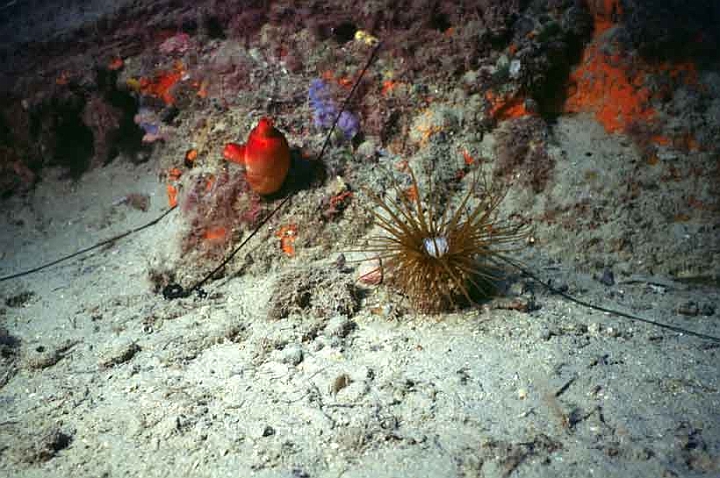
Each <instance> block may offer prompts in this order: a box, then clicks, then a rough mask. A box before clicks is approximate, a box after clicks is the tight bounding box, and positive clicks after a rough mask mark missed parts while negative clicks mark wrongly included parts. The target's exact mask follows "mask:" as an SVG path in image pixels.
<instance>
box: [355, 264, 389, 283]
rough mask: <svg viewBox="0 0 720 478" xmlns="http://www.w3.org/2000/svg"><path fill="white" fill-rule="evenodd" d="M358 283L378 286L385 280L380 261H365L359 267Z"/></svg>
mask: <svg viewBox="0 0 720 478" xmlns="http://www.w3.org/2000/svg"><path fill="white" fill-rule="evenodd" d="M357 274H358V281H360V282H362V283H363V284H366V285H378V284H380V283H382V280H383V269H382V263H381V262H380V259H378V258H374V259H370V260H367V261H364V262H363V263H362V264H360V267H358V273H357Z"/></svg>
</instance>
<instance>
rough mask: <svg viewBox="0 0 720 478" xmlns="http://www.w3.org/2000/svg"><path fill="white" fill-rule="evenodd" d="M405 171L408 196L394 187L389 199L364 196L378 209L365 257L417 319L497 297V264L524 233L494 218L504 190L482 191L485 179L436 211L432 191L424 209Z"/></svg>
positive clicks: (487, 187)
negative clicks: (377, 264) (375, 232)
mask: <svg viewBox="0 0 720 478" xmlns="http://www.w3.org/2000/svg"><path fill="white" fill-rule="evenodd" d="M408 169H409V168H408ZM409 172H410V177H411V179H412V186H411V189H410V193H407V192H405V191H402V190H401V189H400V187H398V186H397V184H396V185H395V187H394V189H395V192H396V195H395V196H396V197H395V198H394V199H384V198H381V197H380V196H379V195H377V194H376V193H374V192H372V191H369V190H368V191H366V192H367V194H368V196H369V197H370V198H371V199H372V200H373V202H374V203H375V205H376V206H377V208H376V209H375V210H373V212H372V213H373V216H374V217H375V222H376V224H377V225H378V226H379V227H380V228H382V229H383V230H384V234H383V235H380V236H376V237H373V238H371V239H370V242H369V244H368V246H367V248H364V251H365V252H370V253H373V254H375V255H377V256H378V257H379V258H380V260H381V261H382V264H383V268H384V272H385V273H386V274H387V276H388V278H389V282H390V284H391V285H392V286H394V287H395V288H397V289H398V290H400V291H401V292H402V293H404V294H405V295H406V296H407V297H408V298H409V300H410V302H411V303H412V304H413V306H414V307H415V308H416V309H417V310H418V311H420V312H425V313H439V312H443V311H448V310H452V309H455V308H457V307H458V306H459V305H467V304H475V303H476V301H475V300H473V298H477V297H478V296H480V297H483V296H489V295H490V294H492V292H493V291H494V290H496V287H495V286H496V284H497V282H498V280H499V279H500V272H501V265H500V264H501V263H500V261H499V258H500V257H504V254H506V253H508V252H511V251H513V250H517V249H518V248H519V244H520V241H521V240H522V239H524V238H525V237H526V236H527V230H526V227H525V226H524V225H522V224H519V223H513V222H511V221H507V220H500V219H498V206H499V205H500V203H501V202H502V200H503V198H504V197H505V193H506V190H505V189H498V188H497V187H495V186H491V185H489V184H488V183H487V181H486V180H485V177H482V180H478V179H477V177H476V178H475V179H474V180H473V182H472V184H471V186H470V187H469V188H468V192H467V193H466V194H465V196H464V197H463V198H462V200H461V201H460V203H459V205H458V206H457V207H456V208H455V209H454V210H451V209H450V208H448V207H445V208H443V210H442V212H440V211H439V210H438V209H439V208H438V205H437V204H433V202H434V201H433V199H434V197H433V194H432V190H431V194H430V199H429V200H428V201H426V202H424V201H423V200H422V199H421V197H422V195H421V194H420V191H419V188H418V182H417V179H416V178H415V174H414V173H413V171H412V170H411V169H409ZM431 189H432V188H431ZM475 201H477V203H475ZM473 203H474V205H473ZM513 244H515V246H513Z"/></svg>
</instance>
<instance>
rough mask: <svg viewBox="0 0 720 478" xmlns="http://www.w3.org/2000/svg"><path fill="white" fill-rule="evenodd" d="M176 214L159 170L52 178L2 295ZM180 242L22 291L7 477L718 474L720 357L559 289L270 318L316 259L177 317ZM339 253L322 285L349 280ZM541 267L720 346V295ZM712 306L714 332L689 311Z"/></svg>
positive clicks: (14, 332)
mask: <svg viewBox="0 0 720 478" xmlns="http://www.w3.org/2000/svg"><path fill="white" fill-rule="evenodd" d="M598 131H601V128H599V127H598V126H597V125H596V124H594V121H593V120H592V119H591V118H590V117H575V118H565V119H561V120H560V123H559V124H558V125H557V126H556V131H555V134H556V135H557V137H558V138H559V139H558V141H560V143H561V144H560V147H564V148H565V149H566V150H568V149H570V148H572V147H575V148H577V149H578V150H581V149H582V148H585V147H590V146H592V145H593V144H594V143H596V142H597V141H598V139H597V137H595V136H594V135H598V134H601V135H603V134H604V133H598ZM563 138H564V139H563ZM601 139H602V144H603V145H605V146H604V148H605V149H603V148H597V147H594V146H593V148H594V149H593V150H594V151H595V155H594V158H593V160H594V165H595V166H596V167H598V168H599V169H600V170H610V168H609V166H611V165H612V164H613V163H614V162H615V161H617V149H618V148H619V149H622V148H623V146H622V145H621V142H622V141H624V140H623V139H622V138H621V137H619V136H617V137H616V136H607V135H605V136H603V137H602V138H601ZM563 141H564V142H565V143H566V144H562V142H563ZM626 146H627V145H626ZM562 166H563V164H562V163H561V164H559V165H558V166H557V167H556V171H563V167H562ZM605 166H607V168H605ZM562 177H563V176H562V173H559V178H560V179H559V180H558V181H560V180H562ZM129 193H142V194H149V195H150V198H151V201H150V208H149V210H148V211H147V212H142V211H139V210H135V209H132V208H130V207H128V206H127V205H126V204H123V203H122V202H121V201H119V200H120V199H121V198H122V196H123V195H124V194H129ZM511 200H512V199H511ZM166 204H167V200H166V197H165V186H164V184H163V183H161V182H159V181H158V164H157V163H156V161H155V160H151V161H149V162H147V163H145V164H141V165H137V166H134V165H131V164H128V163H127V162H122V161H115V162H113V163H111V164H109V165H107V166H105V167H103V168H99V169H96V170H94V171H91V172H89V173H87V174H86V175H84V176H83V177H81V178H80V179H79V180H77V181H75V182H72V181H69V180H67V179H62V178H60V177H59V173H58V177H55V178H53V177H49V178H46V179H45V180H43V182H42V183H41V184H39V185H38V187H37V189H36V190H34V191H33V192H31V193H30V194H28V195H27V196H25V197H20V196H16V197H14V198H11V199H9V200H7V201H6V202H5V203H4V205H3V208H2V210H3V214H2V216H1V218H0V220H1V221H2V229H1V230H2V235H1V237H0V241H1V244H2V248H1V249H2V254H3V256H2V269H1V270H2V274H3V275H4V274H8V273H11V272H15V271H17V270H23V269H27V268H29V267H32V266H35V265H38V264H41V263H44V262H46V261H48V260H51V259H54V258H56V257H59V256H61V255H64V254H66V253H70V252H73V251H75V250H77V249H79V248H81V247H84V246H87V245H91V244H94V243H95V242H97V241H98V240H100V239H104V238H106V237H110V236H112V235H113V234H116V233H119V232H122V231H125V230H127V229H129V228H132V227H135V226H137V225H140V224H142V223H144V222H146V221H148V220H149V219H151V218H153V217H156V216H157V215H158V214H159V213H160V212H161V211H162V210H164V208H165V207H166ZM511 206H512V202H511V203H510V206H509V207H511ZM622 221H623V218H622V217H621V218H616V219H615V220H614V221H613V223H615V224H622ZM181 227H182V223H181V221H180V219H179V217H178V215H171V216H169V217H168V218H166V219H165V220H163V221H162V222H160V223H159V224H157V225H156V226H154V227H152V228H150V229H148V230H145V231H142V232H140V233H137V234H135V235H132V236H130V237H128V238H125V239H123V240H121V241H118V242H117V243H115V244H113V245H112V246H111V247H107V248H105V249H101V250H98V251H96V252H94V253H91V254H88V255H85V256H82V257H80V258H77V259H75V260H72V261H69V262H67V263H63V264H60V265H57V266H55V267H53V268H50V269H47V270H44V271H42V272H39V273H36V274H33V275H29V276H26V277H22V278H19V279H16V280H13V281H7V282H4V283H2V284H1V285H0V292H1V294H2V298H3V304H2V307H1V308H0V324H1V325H2V326H3V327H4V328H5V329H6V332H7V334H6V335H5V336H4V337H3V342H4V344H3V357H2V369H1V370H0V475H2V476H8V477H10V476H12V477H41V476H53V477H70V476H96V477H101V476H105V477H118V476H135V477H153V476H158V477H167V476H193V477H205V476H207V477H210V476H213V477H216V476H217V477H219V476H259V477H288V478H289V477H294V478H301V477H344V478H349V477H377V478H379V477H415V478H420V477H433V478H434V477H505V476H513V477H549V476H553V477H590V476H598V477H623V478H628V477H676V476H692V477H695V476H697V477H710V476H720V371H719V370H718V364H719V361H718V344H717V343H713V342H712V341H708V340H703V339H700V338H696V337H691V336H687V335H681V334H678V333H676V332H672V331H667V330H661V329H658V328H654V327H651V326H649V325H645V324H639V323H633V322H630V321H628V320H626V319H622V318H619V317H615V316H612V315H608V314H604V313H600V312H596V311H593V310H588V309H586V308H582V307H580V306H578V305H575V304H573V303H570V302H568V301H566V300H564V299H563V298H560V297H557V296H554V295H551V294H548V293H547V292H546V291H545V290H543V288H542V287H540V286H537V285H536V286H535V287H534V288H533V291H532V295H533V299H534V301H535V303H536V304H537V306H538V307H537V308H536V310H533V311H531V312H522V311H518V310H508V309H506V308H502V307H500V306H499V305H498V303H499V301H501V300H502V299H496V300H494V301H490V302H488V303H486V304H484V305H483V307H481V308H479V309H470V310H466V311H463V312H461V313H453V314H445V315H439V316H424V315H419V314H415V313H413V312H406V313H404V314H400V315H395V314H393V313H392V310H393V307H394V304H393V303H392V300H393V299H397V296H393V295H388V294H387V293H385V292H384V291H383V290H384V286H379V287H377V288H375V289H369V290H368V291H366V292H365V293H364V296H363V299H362V303H361V305H360V308H359V310H358V311H357V313H355V314H354V315H353V316H352V317H347V316H342V315H332V314H328V315H322V316H321V315H317V314H315V315H313V313H312V311H311V310H306V311H304V312H303V313H300V314H292V315H290V316H289V317H286V318H283V319H280V320H269V319H268V317H267V316H268V308H269V302H270V295H271V293H272V291H273V288H274V286H275V285H276V283H277V281H278V277H279V276H280V274H282V273H283V272H284V271H286V270H288V269H293V268H294V269H297V270H302V269H303V268H307V267H310V264H308V263H304V259H303V258H302V256H299V257H298V258H297V259H296V260H294V261H289V262H287V263H283V264H281V265H280V266H277V267H273V268H271V269H270V271H269V272H268V273H266V274H240V275H232V274H229V275H227V276H226V277H225V278H223V279H221V280H218V281H213V282H212V283H211V284H210V285H209V286H208V287H207V291H208V292H209V297H208V298H206V299H198V298H195V297H193V298H188V299H181V300H177V301H172V302H170V301H166V300H164V299H163V298H162V296H161V295H159V294H156V293H153V292H152V291H151V284H150V282H149V279H148V269H149V268H150V267H151V264H154V263H157V261H162V260H164V259H163V258H171V259H172V258H173V257H174V256H173V254H177V251H176V250H175V249H176V248H177V245H176V243H177V237H178V235H179V234H180V230H181ZM270 237H271V238H272V236H270ZM261 240H268V238H267V236H262V235H261V236H258V238H257V241H261ZM257 241H256V242H257ZM564 241H565V242H567V243H572V242H573V238H572V237H566V238H564ZM658 242H660V243H662V242H665V241H664V240H659V241H658ZM670 242H673V241H670ZM249 247H250V248H251V249H252V247H257V243H256V244H255V245H253V244H252V243H251V244H250V245H249ZM339 252H342V251H335V252H333V253H329V254H326V255H325V257H324V258H323V257H321V258H319V259H317V260H316V259H313V264H312V266H313V267H319V268H323V267H326V268H332V267H333V264H334V262H335V260H336V258H337V254H338V253H339ZM543 257H544V251H543V250H542V248H540V247H536V248H534V249H529V250H527V251H525V252H523V253H522V254H521V256H520V258H521V259H522V260H524V261H525V263H526V264H527V265H528V266H529V267H530V268H531V269H532V270H534V271H535V272H536V273H538V274H539V275H540V276H542V277H545V278H551V279H553V280H554V281H555V282H554V283H555V284H567V285H568V286H569V291H570V293H572V294H574V295H576V296H578V297H579V298H581V299H583V300H589V301H592V302H595V303H598V304H602V305H604V306H607V307H613V308H619V309H621V310H625V311H630V312H633V313H636V314H639V315H641V316H643V317H646V318H649V319H652V320H657V321H661V322H665V323H670V324H673V325H676V326H680V327H686V328H690V329H693V330H697V331H700V332H704V333H707V334H712V335H714V336H718V335H720V310H718V308H720V291H718V289H717V288H713V287H711V286H709V285H688V284H685V283H681V282H678V281H674V280H672V279H671V278H669V277H667V276H663V275H657V276H653V277H650V276H647V275H645V276H640V275H633V274H632V271H626V272H628V273H626V274H622V275H620V274H618V275H617V276H616V282H615V284H613V285H607V284H603V283H601V282H599V281H597V280H595V279H593V277H592V275H593V274H594V273H596V271H583V270H582V269H579V268H576V267H573V266H572V265H571V264H570V263H566V262H563V261H560V260H555V261H552V262H551V261H548V260H546V259H544V258H543ZM349 274H353V273H352V272H350V273H349ZM351 277H352V276H351ZM518 282H521V283H520V287H519V289H523V287H522V285H523V284H525V287H524V288H527V286H529V284H531V281H527V280H523V281H520V280H519V279H518ZM515 289H516V293H517V294H519V295H522V296H524V297H526V298H527V297H528V294H530V292H527V291H523V290H519V291H518V284H517V283H516V284H515ZM315 293H317V294H323V291H322V290H319V291H316V292H315ZM693 303H694V304H695V305H696V306H697V307H698V308H699V309H700V310H701V313H696V314H688V313H681V312H682V310H681V309H683V307H685V308H687V307H692V306H693ZM395 305H396V304H395ZM686 312H687V311H686Z"/></svg>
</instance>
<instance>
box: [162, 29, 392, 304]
mask: <svg viewBox="0 0 720 478" xmlns="http://www.w3.org/2000/svg"><path fill="white" fill-rule="evenodd" d="M381 45H382V42H379V43H378V44H377V45H375V48H373V50H372V52H371V53H370V57H369V58H368V61H367V63H365V66H364V67H363V69H362V70H360V75H359V76H358V78H357V80H355V84H353V87H352V88H351V89H350V93H348V95H347V97H346V98H345V101H344V102H343V104H342V107H341V108H340V110H339V111H338V114H337V115H336V116H335V120H334V121H333V123H332V126H330V131H328V133H327V136H325V142H324V143H323V145H322V148H321V149H320V153H319V154H318V156H317V159H316V161H318V162H319V161H320V160H322V158H323V156H324V155H325V151H326V150H327V147H328V145H329V144H330V139H331V138H332V134H333V131H335V126H336V125H337V122H338V121H339V120H340V115H342V113H343V111H345V108H346V107H347V105H348V103H349V102H350V100H351V99H352V97H353V95H354V94H355V91H356V90H357V88H358V85H360V81H361V80H362V78H363V76H365V73H366V72H367V70H368V69H369V68H370V65H372V63H373V61H375V56H376V55H377V52H378V50H380V46H381ZM290 198H292V196H291V195H288V196H286V197H285V198H284V199H283V200H282V201H280V203H279V204H278V205H277V206H275V209H273V210H272V211H271V212H270V214H268V215H267V216H266V217H265V219H263V220H262V221H261V222H260V224H258V225H257V227H255V229H253V231H252V232H251V233H250V235H249V236H248V237H246V238H245V240H244V241H242V242H241V243H240V245H239V246H237V247H236V248H235V249H234V250H233V251H232V252H231V253H230V254H229V255H228V256H227V257H226V258H225V259H223V261H222V262H221V263H220V264H219V265H218V266H217V267H216V268H215V269H213V270H212V271H211V272H210V273H208V274H206V275H205V276H204V277H203V278H202V279H200V280H199V281H197V282H196V283H195V284H193V285H192V286H191V287H189V288H187V289H185V288H184V287H183V286H181V285H180V284H178V283H172V284H168V285H166V286H165V287H164V288H163V291H162V295H163V297H165V298H166V299H179V298H183V297H189V296H190V294H192V293H193V292H194V291H198V292H199V293H200V294H201V295H202V286H203V285H205V284H206V283H207V281H209V280H210V279H211V278H212V276H214V275H215V274H216V273H217V272H218V271H219V270H220V269H222V268H223V267H225V266H226V265H227V264H228V262H230V261H231V260H232V258H233V257H235V255H236V254H237V253H238V252H240V249H242V248H243V247H244V246H245V244H247V243H248V241H250V239H252V238H253V237H254V236H255V234H257V233H258V232H259V231H260V229H261V228H262V227H263V226H264V225H265V224H267V222H268V221H269V220H270V219H271V218H272V217H273V216H275V214H277V212H278V211H279V210H280V209H282V207H283V206H285V204H287V202H288V201H290Z"/></svg>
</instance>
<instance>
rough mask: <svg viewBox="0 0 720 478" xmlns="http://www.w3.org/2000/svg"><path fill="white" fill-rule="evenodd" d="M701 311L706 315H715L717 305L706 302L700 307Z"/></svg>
mask: <svg viewBox="0 0 720 478" xmlns="http://www.w3.org/2000/svg"><path fill="white" fill-rule="evenodd" d="M700 313H701V314H702V315H704V316H705V317H710V316H711V315H715V306H714V305H713V304H710V303H705V304H703V305H702V307H700Z"/></svg>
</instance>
